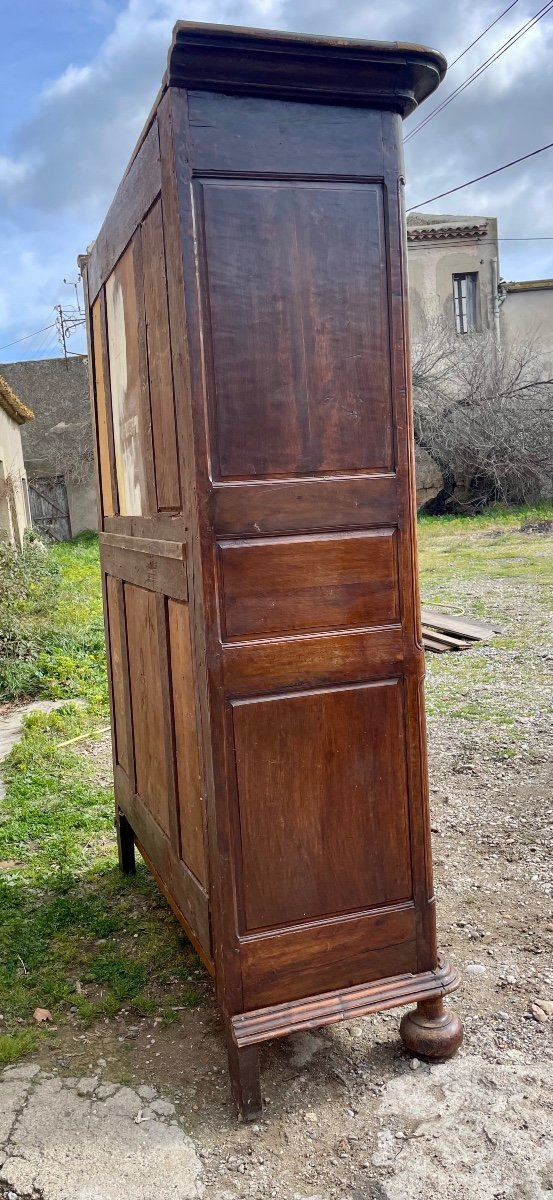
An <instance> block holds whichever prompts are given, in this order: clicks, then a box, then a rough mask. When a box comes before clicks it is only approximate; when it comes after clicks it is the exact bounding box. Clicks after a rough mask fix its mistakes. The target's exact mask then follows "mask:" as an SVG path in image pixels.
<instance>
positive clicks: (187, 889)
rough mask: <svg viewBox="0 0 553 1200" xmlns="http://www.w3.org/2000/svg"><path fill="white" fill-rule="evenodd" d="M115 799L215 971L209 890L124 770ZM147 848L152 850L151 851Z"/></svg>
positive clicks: (118, 773)
mask: <svg viewBox="0 0 553 1200" xmlns="http://www.w3.org/2000/svg"><path fill="white" fill-rule="evenodd" d="M115 796H116V801H117V803H118V804H119V806H120V808H121V809H122V810H123V812H124V814H125V816H126V817H127V820H128V821H129V824H130V825H131V826H132V829H133V830H134V833H135V842H136V846H137V848H138V850H140V853H141V854H142V856H143V858H144V859H145V861H146V862H148V864H150V863H151V864H152V866H153V867H154V868H155V871H156V873H157V875H158V876H159V878H160V879H162V880H163V882H164V887H165V888H166V889H167V892H168V894H169V895H171V896H172V898H173V900H174V901H175V905H176V907H177V908H178V909H179V911H180V913H182V914H183V915H184V914H186V916H185V920H186V922H187V926H188V928H187V932H189V933H190V935H191V941H192V942H193V944H194V946H196V948H198V946H199V947H201V957H202V960H203V961H204V962H206V965H208V963H209V962H211V967H209V966H208V970H211V969H212V957H211V929H210V920H209V906H208V899H207V895H206V893H205V890H204V889H203V888H202V887H201V886H200V884H199V883H198V880H197V879H195V877H194V876H193V875H192V873H191V872H190V871H189V870H188V869H187V867H186V866H185V864H184V863H183V862H182V860H181V859H179V857H178V855H177V854H176V853H175V851H174V850H173V847H172V845H171V842H170V840H169V838H168V837H167V835H166V834H165V833H164V831H163V829H162V828H161V826H160V825H159V824H158V822H157V821H156V820H155V818H154V817H153V816H152V814H151V813H150V812H149V810H148V807H147V806H146V805H145V804H144V803H143V801H142V798H141V797H140V796H139V795H138V794H137V793H136V792H135V793H133V792H132V791H131V789H130V787H129V781H128V779H127V777H126V775H125V774H124V772H123V771H122V770H121V768H120V767H116V769H115ZM145 846H147V847H148V850H147V851H146V850H145V849H144V847H145ZM164 895H165V891H164ZM199 953H200V951H199Z"/></svg>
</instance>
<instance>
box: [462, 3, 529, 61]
mask: <svg viewBox="0 0 553 1200" xmlns="http://www.w3.org/2000/svg"><path fill="white" fill-rule="evenodd" d="M515 4H518V0H513V3H512V4H509V7H508V8H504V9H503V12H502V13H500V14H499V16H498V17H496V18H495V21H492V23H491V25H486V28H485V29H483V30H482V33H479V34H478V37H477V38H475V39H474V41H473V42H471V43H470V45H469V46H465V49H464V50H462V51H461V53H460V54H458V55H457V58H454V59H453V62H450V63H448V67H447V69H448V71H451V69H452V67H455V66H456V65H457V63H458V62H460V61H461V59H462V58H464V57H465V54H468V52H469V50H472V47H473V46H476V43H477V42H480V41H481V40H482V38H483V37H484V36H485V34H486V33H489V32H490V29H493V27H494V25H497V23H498V21H500V20H501V18H502V17H506V16H507V13H508V12H510V11H511V9H512V8H514V7H515Z"/></svg>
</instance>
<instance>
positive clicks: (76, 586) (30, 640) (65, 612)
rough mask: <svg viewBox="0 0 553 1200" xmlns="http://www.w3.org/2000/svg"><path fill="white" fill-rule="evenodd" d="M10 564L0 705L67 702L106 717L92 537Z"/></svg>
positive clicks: (2, 606) (1, 628)
mask: <svg viewBox="0 0 553 1200" xmlns="http://www.w3.org/2000/svg"><path fill="white" fill-rule="evenodd" d="M3 554H4V555H7V552H6V551H4V552H3ZM11 560H12V556H8V557H7V561H6V563H4V562H2V564H1V565H2V566H4V568H5V569H7V568H9V567H10V568H11V571H10V575H11V578H12V581H13V586H12V587H11V588H8V587H7V586H6V585H4V589H3V598H2V599H1V600H0V647H1V648H2V651H3V652H2V653H1V655H0V703H1V702H2V701H9V700H18V701H25V700H31V699H35V698H41V699H51V700H56V699H64V698H65V697H67V696H71V697H80V698H83V699H86V701H87V703H88V704H89V705H90V706H93V707H94V708H96V710H97V711H98V712H102V711H104V712H105V711H106V709H107V688H106V670H105V650H104V625H103V617H102V597H101V590H100V568H99V561H98V539H97V537H96V536H95V535H94V534H82V535H81V537H79V538H76V539H75V541H73V542H62V543H59V544H58V545H55V546H52V547H50V548H49V549H48V550H47V551H46V552H45V553H44V554H42V553H40V552H39V551H37V549H36V547H35V549H34V550H33V547H32V546H29V547H27V549H26V553H25V555H24V557H23V564H24V565H23V569H20V570H18V569H17V563H15V564H14V565H12V561H11ZM37 560H38V561H37ZM25 563H26V564H27V568H26V569H25ZM2 635H4V636H2Z"/></svg>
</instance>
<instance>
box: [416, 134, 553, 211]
mask: <svg viewBox="0 0 553 1200" xmlns="http://www.w3.org/2000/svg"><path fill="white" fill-rule="evenodd" d="M552 148H553V142H548V143H547V146H540V147H539V148H538V149H537V150H530V153H529V154H521V156H520V158H513V159H512V160H511V162H508V163H503V166H501V167H495V168H494V170H493V171H486V172H485V173H484V175H477V176H476V177H475V179H467V182H466V183H459V184H458V185H457V187H454V188H448V190H447V192H439V193H438V195H437V196H430V197H429V199H428V200H421V201H420V204H412V205H411V207H410V208H408V209H407V212H414V210H415V209H416V208H423V207H424V205H425V204H433V203H434V200H442V199H443V197H444V196H452V195H453V193H454V192H461V191H462V190H463V188H466V187H470V185H471V183H480V180H481V179H489V178H490V175H498V174H499V172H500V171H506V170H507V167H514V166H516V164H517V163H521V162H525V161H526V159H527V158H534V157H535V156H536V154H543V152H544V150H551V149H552Z"/></svg>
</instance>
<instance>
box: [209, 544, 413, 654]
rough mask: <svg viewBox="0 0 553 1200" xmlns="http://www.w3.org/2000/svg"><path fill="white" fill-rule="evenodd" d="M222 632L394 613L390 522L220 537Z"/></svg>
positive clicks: (374, 618)
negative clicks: (306, 533) (353, 528)
mask: <svg viewBox="0 0 553 1200" xmlns="http://www.w3.org/2000/svg"><path fill="white" fill-rule="evenodd" d="M219 555H220V576H221V624H222V632H223V638H224V639H225V640H228V641H232V639H236V638H256V637H267V636H272V635H275V634H294V633H304V632H305V633H307V632H315V631H316V630H319V629H320V630H323V629H329V630H330V629H355V628H363V627H370V626H374V625H386V624H392V623H393V622H395V621H397V620H398V595H397V560H396V545H395V534H394V531H393V530H392V529H379V530H373V531H370V532H368V531H367V532H363V533H358V532H356V533H347V534H345V533H338V534H326V535H325V534H321V535H315V536H312V537H284V538H271V539H269V538H265V539H258V540H251V541H236V542H231V541H228V542H220V543H219Z"/></svg>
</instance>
